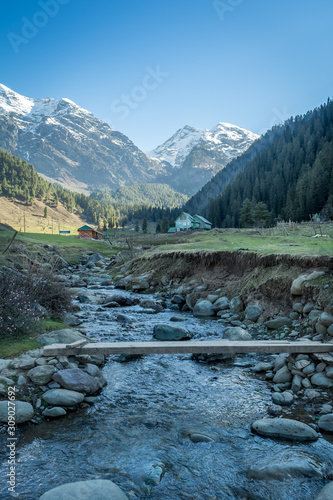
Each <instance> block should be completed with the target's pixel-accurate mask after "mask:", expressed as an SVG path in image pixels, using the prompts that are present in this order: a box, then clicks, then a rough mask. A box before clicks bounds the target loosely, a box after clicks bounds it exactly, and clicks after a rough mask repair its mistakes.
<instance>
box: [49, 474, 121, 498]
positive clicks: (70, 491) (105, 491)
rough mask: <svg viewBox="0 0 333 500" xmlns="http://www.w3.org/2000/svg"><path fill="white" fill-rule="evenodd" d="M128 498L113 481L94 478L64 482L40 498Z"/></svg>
mask: <svg viewBox="0 0 333 500" xmlns="http://www.w3.org/2000/svg"><path fill="white" fill-rule="evenodd" d="M89 498H91V499H93V498H94V499H96V500H128V497H127V496H126V495H125V493H123V491H122V490H121V489H120V488H119V487H118V486H117V485H116V484H114V483H113V482H112V481H108V480H106V479H92V480H91V481H78V482H76V483H68V484H63V485H61V486H57V487H56V488H53V489H52V490H49V491H47V492H46V493H44V495H42V496H41V497H40V499H39V500H84V499H87V500H88V499H89Z"/></svg>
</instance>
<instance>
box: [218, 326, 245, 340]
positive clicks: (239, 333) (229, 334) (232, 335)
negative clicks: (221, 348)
mask: <svg viewBox="0 0 333 500" xmlns="http://www.w3.org/2000/svg"><path fill="white" fill-rule="evenodd" d="M223 339H224V340H252V336H251V334H250V333H249V332H247V331H246V330H244V328H241V327H239V326H231V327H229V328H226V329H225V332H224V334H223Z"/></svg>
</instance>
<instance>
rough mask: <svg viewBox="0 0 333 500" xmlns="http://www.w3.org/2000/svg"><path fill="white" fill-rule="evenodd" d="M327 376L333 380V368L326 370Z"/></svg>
mask: <svg viewBox="0 0 333 500" xmlns="http://www.w3.org/2000/svg"><path fill="white" fill-rule="evenodd" d="M326 376H327V377H328V378H333V366H329V367H328V368H326Z"/></svg>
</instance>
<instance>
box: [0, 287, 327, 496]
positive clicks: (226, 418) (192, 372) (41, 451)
mask: <svg viewBox="0 0 333 500" xmlns="http://www.w3.org/2000/svg"><path fill="white" fill-rule="evenodd" d="M96 293H103V294H104V295H107V294H108V293H112V292H111V291H110V290H96ZM124 293H128V292H124ZM130 295H131V296H132V297H133V296H134V297H135V295H133V294H130ZM136 297H138V296H136ZM140 298H141V299H142V296H141V297H140ZM145 298H150V297H149V296H145ZM82 308H83V316H85V317H86V318H85V326H87V331H88V332H89V335H90V336H91V337H93V338H95V339H97V340H100V339H102V340H107V339H109V340H112V341H116V340H145V341H146V340H152V329H153V325H154V324H157V323H162V322H168V321H169V319H170V317H171V316H173V315H175V312H174V311H170V310H166V311H164V312H162V313H159V314H154V315H152V314H146V313H142V309H141V308H140V307H139V306H131V307H126V308H121V309H117V310H107V312H105V311H99V310H98V309H100V307H99V306H93V305H84V306H82ZM119 312H122V313H125V314H127V315H130V316H131V317H132V318H133V323H131V324H130V325H122V324H120V323H118V322H116V321H115V319H114V316H115V314H116V313H119ZM184 316H185V317H186V322H184V323H174V324H176V325H180V326H183V327H184V326H186V327H187V328H189V329H191V330H192V332H194V333H195V338H196V339H198V338H206V339H208V338H209V339H211V340H212V339H214V337H215V338H221V336H222V326H221V324H219V323H217V322H216V321H214V320H203V319H197V318H194V317H193V316H192V315H190V314H185V315H184ZM115 358H116V357H112V358H110V359H109V360H108V362H107V364H106V365H105V367H104V369H103V373H104V375H105V377H106V379H107V381H108V385H107V387H105V388H104V389H103V391H102V393H101V395H100V396H99V397H98V399H97V401H96V403H95V404H94V405H93V406H92V407H90V408H87V409H84V410H80V411H78V412H73V413H69V415H68V416H67V417H65V418H61V419H58V420H54V421H49V422H45V423H42V424H40V425H36V426H27V427H26V428H24V429H22V430H21V431H20V437H19V442H18V445H17V450H18V464H17V471H16V472H17V478H16V479H17V487H16V492H17V494H18V495H17V496H16V498H19V499H22V500H35V499H38V498H39V497H40V496H41V494H42V493H44V492H45V491H47V490H49V489H51V488H53V487H55V486H58V485H60V484H64V483H67V482H74V481H80V480H89V479H96V478H99V479H110V480H112V481H114V482H115V483H116V484H117V485H118V486H119V487H121V488H122V489H123V491H124V492H125V493H126V494H127V496H128V498H129V499H154V500H178V499H179V500H185V499H186V500H187V499H188V500H224V499H253V500H255V499H256V500H259V499H261V500H270V499H271V500H312V499H314V498H315V497H316V495H317V493H318V491H319V490H320V488H321V487H322V486H323V485H324V484H325V482H324V480H323V479H322V478H321V477H318V476H316V474H314V476H313V477H307V476H306V475H303V474H302V475H300V476H299V477H284V480H277V479H267V477H266V476H263V478H262V479H258V475H256V476H255V477H254V475H253V474H251V471H250V469H256V468H260V467H262V466H263V465H265V464H268V463H272V462H275V463H276V462H281V461H282V462H283V461H284V460H290V457H293V456H296V455H297V456H298V457H300V458H299V459H300V460H301V459H302V458H303V459H304V460H306V461H307V462H311V463H314V464H315V466H317V469H318V468H320V465H318V464H322V467H323V468H326V467H327V468H328V469H329V468H330V467H332V463H333V445H332V444H330V443H329V442H328V441H326V440H324V439H322V438H320V439H319V440H318V441H316V442H314V443H309V444H308V443H291V442H287V441H279V440H271V439H264V438H261V437H259V436H256V435H253V434H252V433H251V432H250V424H251V422H253V421H254V420H256V419H257V418H261V417H263V416H264V415H265V414H266V411H267V407H268V406H269V405H270V404H271V398H270V390H269V388H268V386H267V385H266V383H265V382H264V381H261V380H258V379H256V378H255V377H254V376H253V373H251V370H250V369H249V366H251V365H254V364H255V363H256V362H257V361H258V359H263V358H260V357H259V356H253V355H246V356H238V357H236V358H235V360H234V361H233V362H232V363H229V364H226V363H218V364H206V363H199V362H196V361H193V360H191V356H190V355H186V356H184V355H149V356H145V357H142V358H140V359H135V360H132V361H128V362H124V363H119V362H117V361H115ZM197 435H199V436H201V437H199V439H205V441H206V442H194V441H196V436H197ZM191 436H192V439H191ZM202 436H204V437H202ZM317 469H316V470H317ZM7 471H8V466H7V463H6V456H5V455H4V458H3V463H2V466H1V468H0V474H1V476H0V477H1V479H0V498H1V499H7V498H12V497H10V496H9V495H8V492H7V483H6V482H5V475H6V473H7ZM308 475H309V476H311V475H313V474H312V473H311V474H308ZM156 478H157V479H156ZM159 480H160V481H159Z"/></svg>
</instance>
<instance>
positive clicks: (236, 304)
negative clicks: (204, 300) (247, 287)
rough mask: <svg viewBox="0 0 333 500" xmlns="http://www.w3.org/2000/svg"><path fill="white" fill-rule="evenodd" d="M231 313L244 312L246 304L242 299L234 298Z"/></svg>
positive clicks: (231, 302) (231, 303)
mask: <svg viewBox="0 0 333 500" xmlns="http://www.w3.org/2000/svg"><path fill="white" fill-rule="evenodd" d="M230 311H231V312H232V313H234V314H239V313H241V312H243V311H244V303H243V301H242V299H241V298H240V297H233V298H232V299H231V301H230Z"/></svg>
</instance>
